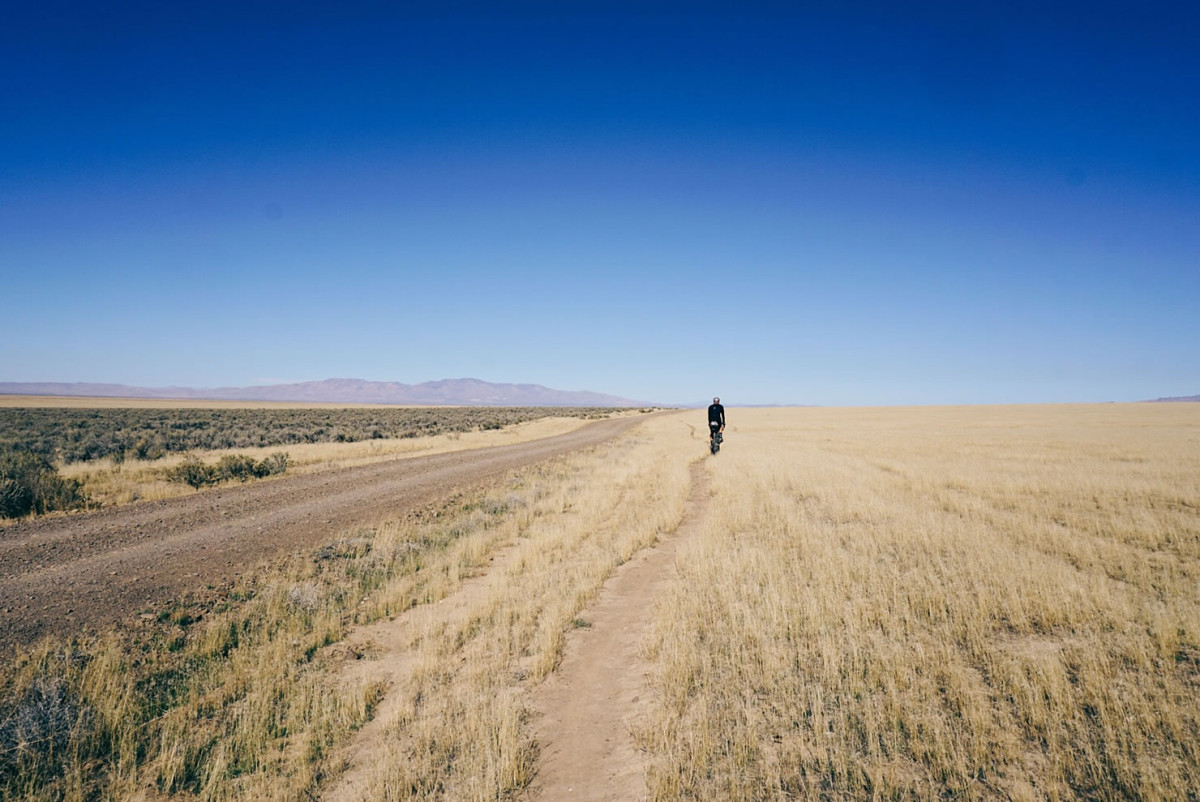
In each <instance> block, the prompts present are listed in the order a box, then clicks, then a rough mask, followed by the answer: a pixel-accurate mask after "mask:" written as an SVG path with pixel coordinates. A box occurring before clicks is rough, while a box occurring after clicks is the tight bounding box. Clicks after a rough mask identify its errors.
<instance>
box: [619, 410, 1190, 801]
mask: <svg viewBox="0 0 1200 802" xmlns="http://www.w3.org/2000/svg"><path fill="white" fill-rule="evenodd" d="M730 419H731V421H732V422H733V426H732V427H731V431H730V433H729V436H728V437H727V447H726V448H725V450H723V451H722V453H721V454H720V455H719V457H718V458H717V459H714V460H712V461H711V462H710V469H711V471H712V476H713V484H714V486H715V487H716V488H717V491H716V495H715V497H714V499H713V501H712V504H711V506H710V509H709V517H708V520H707V522H706V526H705V529H704V536H703V537H702V538H700V539H699V540H698V541H695V542H694V543H693V544H692V545H691V547H689V548H686V549H684V550H683V551H681V554H680V556H679V568H680V571H681V581H680V583H679V585H678V587H677V590H676V592H675V593H673V594H671V595H670V597H669V598H667V599H665V600H664V601H663V603H662V605H661V606H660V607H659V609H658V610H657V613H656V618H655V620H656V634H655V636H654V639H653V642H652V644H651V646H650V653H651V654H652V656H653V657H654V659H655V660H656V661H657V662H658V675H657V690H658V692H659V700H660V709H659V714H658V718H657V721H656V724H655V725H654V726H653V727H652V728H651V729H650V731H647V732H645V733H642V738H643V741H644V743H645V744H646V745H647V746H648V748H649V749H650V750H651V751H652V754H653V756H654V765H653V769H652V772H651V777H650V782H651V789H652V793H653V797H654V798H655V799H680V798H687V799H792V798H797V797H799V798H806V797H807V798H815V797H823V798H845V797H851V798H888V799H890V798H911V799H926V798H930V797H939V796H946V795H950V796H954V797H961V798H982V799H993V798H994V799H1004V798H1013V799H1042V798H1047V799H1060V798H1106V799H1121V798H1136V799H1186V798H1195V797H1196V796H1197V795H1198V794H1200V650H1198V647H1200V405H1172V406H1168V405H1148V404H1143V405H1123V406H1086V407H1084V406H1081V407H1070V406H1062V407H997V408H954V409H903V410H887V409H879V410H865V409H862V410H823V409H813V410H786V411H785V410H737V411H731V415H730Z"/></svg>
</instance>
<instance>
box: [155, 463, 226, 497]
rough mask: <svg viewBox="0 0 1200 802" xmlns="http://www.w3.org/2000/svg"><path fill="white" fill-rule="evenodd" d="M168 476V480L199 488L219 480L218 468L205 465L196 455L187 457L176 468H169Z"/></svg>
mask: <svg viewBox="0 0 1200 802" xmlns="http://www.w3.org/2000/svg"><path fill="white" fill-rule="evenodd" d="M166 476H167V481H168V482H179V483H180V484H185V485H191V486H192V487H194V488H196V489H197V490H199V489H200V488H202V487H204V486H205V485H211V484H216V482H217V471H216V469H215V468H213V466H211V465H205V464H204V463H203V462H201V461H200V460H198V459H196V458H195V457H187V458H185V459H184V461H183V462H181V463H179V464H178V465H176V466H175V467H174V468H167V470H166Z"/></svg>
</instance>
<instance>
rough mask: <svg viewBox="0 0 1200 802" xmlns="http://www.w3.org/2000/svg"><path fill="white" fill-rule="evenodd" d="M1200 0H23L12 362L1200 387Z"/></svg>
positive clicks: (640, 389) (875, 391) (2, 339)
mask: <svg viewBox="0 0 1200 802" xmlns="http://www.w3.org/2000/svg"><path fill="white" fill-rule="evenodd" d="M1197 42H1200V4H1197V3H1194V2H1177V3H1159V2H1154V0H1150V1H1149V2H1145V1H1143V2H1121V3H1117V2H1109V0H1098V1H1094V2H1088V3H1077V4H1074V3H1072V4H1066V3H1055V2H1054V0H1042V1H1041V2H1037V3H1027V2H1022V1H1021V0H1018V1H1017V2H1005V3H973V2H953V3H951V2H946V3H923V2H915V3H908V2H905V3H900V2H891V3H855V2H823V3H805V2H796V3H787V4H784V3H771V4H764V3H757V4H756V3H753V2H736V3H735V2H722V3H711V2H704V0H695V1H694V2H688V3H658V2H654V0H642V2H637V3H621V2H587V1H586V0H565V1H564V0H555V1H554V2H503V1H502V0H496V2H492V3H488V4H467V3H456V2H453V0H448V1H447V2H419V3H418V2H374V3H360V2H338V3H325V4H309V3H304V2H278V3H275V2H271V3H264V2H254V1H253V0H250V1H249V2H237V3H225V2H212V1H210V0H206V2H202V3H186V4H185V3H170V2H161V0H155V2H144V3H94V2H78V3H74V4H72V3H60V2H53V0H51V1H50V2H45V3H41V2H39V3H15V2H14V3H9V4H7V5H6V8H5V12H4V15H3V23H2V24H0V381H102V382H121V383H127V384H139V385H152V386H161V385H171V384H178V385H190V386H217V385H242V384H260V383H275V382H279V381H305V380H314V379H323V378H329V377H335V376H336V377H354V378H364V379H374V380H394V381H401V382H406V383H418V382H422V381H427V380H431V379H440V378H457V377H474V378H479V379H484V380H487V381H496V382H531V383H537V384H544V385H548V386H551V387H555V388H558V389H564V390H583V389H586V390H594V391H598V392H605V393H611V394H614V395H620V396H624V397H627V398H633V399H638V400H643V401H653V402H665V403H691V402H699V401H703V400H704V399H705V398H708V397H711V396H712V395H714V394H720V395H721V396H722V398H723V400H724V401H725V402H726V403H728V404H732V405H737V404H767V403H789V404H791V403H795V404H849V405H876V404H934V403H952V404H956V403H988V402H996V403H1010V402H1065V401H1110V400H1113V401H1129V400H1139V399H1145V398H1154V397H1158V396H1166V395H1191V394H1195V393H1200V313H1198V310H1200V46H1198V45H1197Z"/></svg>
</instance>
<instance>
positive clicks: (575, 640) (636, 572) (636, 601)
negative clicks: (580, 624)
mask: <svg viewBox="0 0 1200 802" xmlns="http://www.w3.org/2000/svg"><path fill="white" fill-rule="evenodd" d="M708 496H709V483H708V473H707V471H706V470H705V469H704V461H703V460H701V461H697V462H695V463H693V464H692V490H691V496H690V498H689V500H688V506H687V511H686V513H685V515H684V519H683V521H682V522H681V523H680V525H679V528H678V529H676V530H675V533H674V535H673V536H671V537H669V538H666V539H664V540H663V541H662V542H661V543H659V544H658V545H657V546H655V547H654V548H651V549H647V550H645V551H643V552H640V553H639V554H638V555H637V556H635V557H634V558H633V559H632V560H630V561H629V562H627V563H625V564H624V565H623V566H621V567H620V568H619V569H617V572H616V573H615V574H614V575H613V577H612V578H611V579H610V580H609V581H608V583H607V584H606V585H605V586H604V590H603V591H601V593H600V596H599V598H598V599H597V600H596V602H595V604H593V605H592V606H591V607H589V608H588V609H587V610H585V611H584V613H583V616H582V617H583V618H585V619H586V620H587V621H588V623H589V624H590V626H589V627H587V628H584V629H577V630H575V631H574V632H573V633H572V634H571V635H570V636H569V637H568V639H567V643H566V649H565V654H564V656H563V661H562V664H561V665H560V666H559V668H558V670H556V671H555V672H554V673H553V674H552V675H550V677H548V678H547V679H546V681H545V682H544V683H543V684H542V686H541V687H540V688H538V689H537V690H536V691H535V692H534V695H533V700H532V706H533V708H534V710H536V711H537V713H538V714H539V719H538V722H537V725H536V730H537V739H538V744H539V747H540V758H539V765H538V773H537V778H536V779H535V780H534V783H533V785H532V787H531V788H530V791H529V794H528V798H530V799H535V800H539V802H552V800H560V799H578V800H588V801H589V802H592V801H597V800H612V802H630V800H637V799H645V798H646V796H647V791H646V780H645V773H646V766H645V761H644V759H643V758H642V756H641V755H640V753H639V750H638V748H637V745H636V744H635V743H634V741H633V736H632V734H631V729H632V728H633V726H634V725H635V724H637V723H638V722H639V721H641V719H642V717H644V716H645V714H646V710H647V706H648V693H649V689H648V687H647V680H646V677H647V674H648V672H649V670H650V667H649V665H648V664H647V663H646V661H645V660H643V659H642V657H641V654H640V648H641V644H642V641H643V640H644V638H645V637H646V635H647V627H648V626H649V616H650V612H651V610H652V608H653V603H654V600H655V598H656V597H657V596H658V594H659V593H660V592H661V591H662V589H663V588H664V586H666V585H667V584H668V583H669V582H671V581H672V580H673V579H674V578H675V571H674V562H675V553H676V550H677V549H678V547H679V545H680V544H681V543H683V542H685V541H686V540H687V539H688V538H689V537H691V536H692V535H693V534H694V533H695V532H696V531H697V530H698V529H699V527H700V524H701V521H702V520H703V518H704V511H705V508H706V507H707V503H708Z"/></svg>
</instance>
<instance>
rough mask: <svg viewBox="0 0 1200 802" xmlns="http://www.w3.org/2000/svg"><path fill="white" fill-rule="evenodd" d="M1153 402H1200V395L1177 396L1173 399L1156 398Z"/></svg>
mask: <svg viewBox="0 0 1200 802" xmlns="http://www.w3.org/2000/svg"><path fill="white" fill-rule="evenodd" d="M1152 401H1200V395H1176V396H1172V397H1171V398H1155V399H1152Z"/></svg>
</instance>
